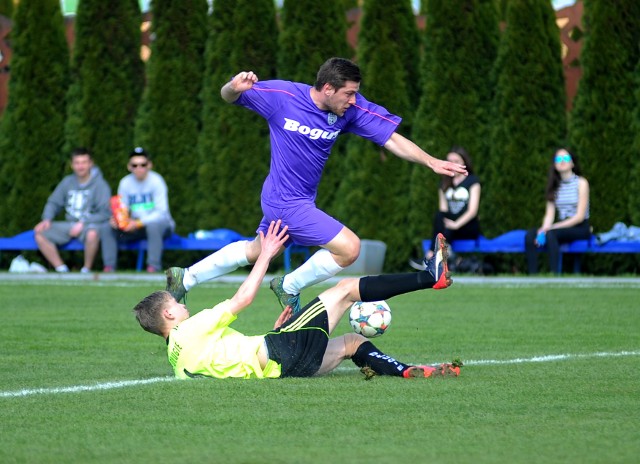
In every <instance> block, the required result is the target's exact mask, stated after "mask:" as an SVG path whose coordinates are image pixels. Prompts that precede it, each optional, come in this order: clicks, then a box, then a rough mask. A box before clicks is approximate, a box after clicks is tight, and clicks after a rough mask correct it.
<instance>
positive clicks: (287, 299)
mask: <svg viewBox="0 0 640 464" xmlns="http://www.w3.org/2000/svg"><path fill="white" fill-rule="evenodd" d="M282 282H284V276H282V277H274V278H273V279H271V282H270V283H269V287H270V288H271V290H272V291H273V293H275V294H276V297H277V298H278V301H279V302H280V305H282V308H283V309H284V308H286V307H287V306H291V310H292V311H293V314H297V313H299V312H300V295H291V294H289V293H287V292H285V291H284V289H283V288H282Z"/></svg>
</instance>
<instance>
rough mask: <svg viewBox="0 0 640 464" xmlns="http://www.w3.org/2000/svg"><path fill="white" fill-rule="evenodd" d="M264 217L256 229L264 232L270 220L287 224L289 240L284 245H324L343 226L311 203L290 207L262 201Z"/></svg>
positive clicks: (267, 228)
mask: <svg viewBox="0 0 640 464" xmlns="http://www.w3.org/2000/svg"><path fill="white" fill-rule="evenodd" d="M262 213H263V214H264V217H263V218H262V221H261V222H260V225H259V226H258V229H257V230H256V233H258V232H260V231H262V232H264V233H265V234H266V233H267V230H269V224H270V223H271V221H277V220H278V219H282V225H286V226H289V230H288V234H289V240H288V241H287V243H286V246H289V245H291V244H292V243H295V244H296V245H304V246H321V245H326V244H327V243H329V242H330V241H331V240H333V239H334V237H335V236H336V235H338V234H339V233H340V231H341V230H342V228H343V227H344V226H343V225H342V224H341V223H340V222H339V221H338V220H337V219H335V218H333V217H331V216H329V215H328V214H327V213H325V212H324V211H322V210H320V209H318V208H316V205H315V204H313V203H303V204H297V205H296V206H294V207H291V208H279V207H272V206H269V205H267V204H265V203H264V202H263V203H262Z"/></svg>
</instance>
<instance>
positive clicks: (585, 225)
mask: <svg viewBox="0 0 640 464" xmlns="http://www.w3.org/2000/svg"><path fill="white" fill-rule="evenodd" d="M537 235H538V229H529V230H528V231H527V235H526V236H525V239H524V247H525V252H526V254H527V269H528V271H529V274H537V273H538V247H536V245H535V243H534V242H533V241H534V240H535V238H536V236H537ZM590 235H591V229H590V228H589V220H587V219H585V220H584V221H583V222H581V223H580V224H578V225H577V226H573V227H566V228H564V229H551V230H549V231H547V237H546V238H547V243H546V247H547V252H548V253H549V269H550V270H551V272H553V273H555V274H559V273H560V272H561V271H562V269H559V267H560V245H561V244H563V243H568V242H573V241H574V240H588V239H589V236H590Z"/></svg>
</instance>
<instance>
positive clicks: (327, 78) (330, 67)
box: [314, 58, 362, 91]
mask: <svg viewBox="0 0 640 464" xmlns="http://www.w3.org/2000/svg"><path fill="white" fill-rule="evenodd" d="M361 80H362V76H361V75H360V68H359V67H358V65H357V64H355V63H354V62H353V61H350V60H347V59H346V58H329V59H328V60H327V61H325V62H324V64H323V65H322V66H320V69H319V70H318V75H317V76H316V83H315V84H314V87H315V89H316V90H318V91H320V90H322V86H323V85H325V84H329V85H330V86H332V87H333V88H334V89H336V90H338V89H341V88H342V87H344V86H345V84H346V82H347V81H352V82H360V81H361Z"/></svg>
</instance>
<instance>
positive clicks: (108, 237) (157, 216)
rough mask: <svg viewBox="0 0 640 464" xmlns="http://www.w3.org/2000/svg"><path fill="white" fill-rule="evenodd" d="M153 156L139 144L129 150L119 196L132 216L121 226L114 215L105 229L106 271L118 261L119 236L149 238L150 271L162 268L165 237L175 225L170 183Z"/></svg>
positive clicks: (103, 236) (124, 239) (113, 268)
mask: <svg viewBox="0 0 640 464" xmlns="http://www.w3.org/2000/svg"><path fill="white" fill-rule="evenodd" d="M152 168H153V163H152V162H151V157H150V156H149V154H148V153H147V152H146V151H145V150H144V149H142V148H140V147H138V148H136V149H135V150H134V151H132V152H131V153H130V154H129V164H128V169H129V172H130V174H128V175H126V176H125V177H123V178H122V180H121V181H120V184H119V185H118V196H119V197H120V200H121V202H122V206H123V207H124V208H125V209H126V210H127V212H128V217H129V219H128V220H127V221H126V222H125V224H121V225H120V227H119V226H118V224H117V222H116V220H115V218H114V217H111V219H110V221H109V224H108V226H107V227H105V228H104V229H103V230H102V234H101V235H102V260H103V262H104V272H113V271H114V270H115V269H116V264H117V261H118V240H121V241H131V240H140V239H144V238H146V239H147V272H157V271H159V270H161V269H162V252H163V240H164V238H166V237H168V236H170V235H171V234H172V233H173V231H174V229H175V222H174V220H173V218H172V217H171V213H170V211H169V198H168V189H167V184H166V183H165V181H164V179H163V178H162V176H161V175H160V174H158V173H157V172H155V171H153V170H152Z"/></svg>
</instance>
